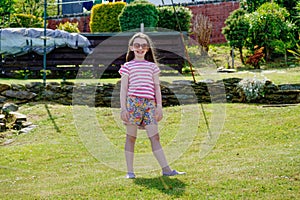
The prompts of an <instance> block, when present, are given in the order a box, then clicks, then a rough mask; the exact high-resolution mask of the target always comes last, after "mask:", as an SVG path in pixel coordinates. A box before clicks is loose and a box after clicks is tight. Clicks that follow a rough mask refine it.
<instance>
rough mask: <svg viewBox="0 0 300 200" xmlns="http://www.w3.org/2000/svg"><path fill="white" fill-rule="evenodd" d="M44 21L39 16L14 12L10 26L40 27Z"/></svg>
mask: <svg viewBox="0 0 300 200" xmlns="http://www.w3.org/2000/svg"><path fill="white" fill-rule="evenodd" d="M43 26H44V21H43V19H42V18H41V17H36V16H34V15H30V14H14V15H13V17H12V21H11V23H10V27H12V28H14V27H24V28H42V27H43Z"/></svg>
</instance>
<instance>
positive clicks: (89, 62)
mask: <svg viewBox="0 0 300 200" xmlns="http://www.w3.org/2000/svg"><path fill="white" fill-rule="evenodd" d="M82 35H83V36H85V37H87V38H88V40H89V41H90V43H91V45H90V48H91V50H92V53H91V54H89V55H86V54H85V53H84V51H83V49H81V48H78V49H72V48H69V47H63V48H57V49H54V50H53V51H51V52H50V53H48V54H47V59H46V69H47V70H51V71H52V72H53V71H61V72H67V71H74V72H75V73H77V72H78V71H79V70H80V71H88V70H92V71H94V72H97V73H103V72H104V71H105V72H111V73H117V71H118V70H119V68H120V66H121V65H122V64H124V62H125V56H126V53H127V46H128V41H129V39H130V38H131V36H132V34H129V33H127V34H126V33H124V34H112V33H106V34H105V33H102V34H82ZM149 35H150V37H151V38H152V40H153V42H154V46H155V48H156V52H157V58H158V61H159V63H160V65H161V66H160V67H161V69H162V70H169V69H173V70H177V71H178V72H180V73H181V72H182V67H183V66H184V62H185V55H184V45H183V42H182V37H181V35H180V34H179V33H169V32H166V33H161V32H158V33H149ZM16 70H28V71H36V72H38V73H39V71H40V70H43V55H38V54H37V53H35V52H28V53H27V54H25V55H21V56H2V61H1V62H0V72H1V73H2V74H5V73H7V72H9V71H16Z"/></svg>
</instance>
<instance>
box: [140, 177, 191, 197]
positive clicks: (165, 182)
mask: <svg viewBox="0 0 300 200" xmlns="http://www.w3.org/2000/svg"><path fill="white" fill-rule="evenodd" d="M134 183H135V184H137V185H141V186H144V187H147V188H149V189H156V190H159V191H160V192H163V193H165V194H167V195H171V196H174V197H179V196H181V195H182V194H184V192H185V186H186V184H185V183H183V182H182V181H180V180H179V179H177V178H175V177H172V178H169V177H167V176H161V177H157V178H136V179H134Z"/></svg>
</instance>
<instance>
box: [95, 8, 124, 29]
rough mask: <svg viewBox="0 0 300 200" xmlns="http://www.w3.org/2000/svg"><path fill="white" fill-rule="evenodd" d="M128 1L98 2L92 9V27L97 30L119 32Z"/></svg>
mask: <svg viewBox="0 0 300 200" xmlns="http://www.w3.org/2000/svg"><path fill="white" fill-rule="evenodd" d="M125 5H126V3H124V2H115V3H107V4H97V5H95V6H93V8H92V11H91V21H90V29H91V32H92V33H95V32H119V31H120V30H121V29H120V25H119V18H118V16H119V15H120V13H121V12H122V10H123V8H124V7H125Z"/></svg>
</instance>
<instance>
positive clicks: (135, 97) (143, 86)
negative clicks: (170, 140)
mask: <svg viewBox="0 0 300 200" xmlns="http://www.w3.org/2000/svg"><path fill="white" fill-rule="evenodd" d="M128 46H129V47H128V52H127V55H126V63H125V64H124V65H123V66H122V67H121V69H120V71H119V73H120V74H121V92H120V104H121V119H122V120H123V121H124V124H125V125H126V143H125V157H126V163H127V175H126V177H127V178H135V174H134V170H133V157H134V145H135V141H136V137H137V128H138V127H140V128H143V129H146V132H147V135H148V137H149V139H150V142H151V147H152V152H153V154H154V156H155V158H156V159H157V161H158V162H159V164H160V166H161V168H162V174H163V175H164V176H175V175H178V174H184V172H177V171H176V170H171V168H170V167H169V165H168V162H167V160H166V157H165V154H164V151H163V149H162V147H161V144H160V141H159V134H158V125H157V122H159V121H160V120H161V119H162V117H163V113H162V100H161V91H160V84H159V73H160V70H159V68H158V66H157V64H156V59H155V55H154V52H153V44H152V41H151V39H150V38H149V37H148V36H147V35H145V34H143V33H136V34H135V35H134V36H133V37H132V38H131V39H130V40H129V45H128Z"/></svg>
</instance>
